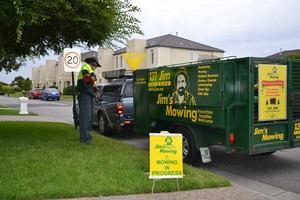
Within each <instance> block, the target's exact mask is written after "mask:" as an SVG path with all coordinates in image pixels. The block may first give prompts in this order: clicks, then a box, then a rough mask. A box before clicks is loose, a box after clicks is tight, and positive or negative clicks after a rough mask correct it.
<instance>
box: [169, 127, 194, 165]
mask: <svg viewBox="0 0 300 200" xmlns="http://www.w3.org/2000/svg"><path fill="white" fill-rule="evenodd" d="M175 132H176V133H181V134H182V158H183V162H185V163H188V164H193V163H195V162H197V161H198V160H199V158H200V152H199V151H198V150H197V148H196V143H195V140H194V137H193V135H192V133H191V132H190V131H189V130H188V129H187V128H185V127H179V128H177V129H176V130H175Z"/></svg>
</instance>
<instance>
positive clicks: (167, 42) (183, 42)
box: [146, 34, 225, 53]
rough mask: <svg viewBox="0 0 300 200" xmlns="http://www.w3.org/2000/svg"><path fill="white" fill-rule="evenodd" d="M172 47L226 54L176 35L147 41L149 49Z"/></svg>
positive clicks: (220, 50)
mask: <svg viewBox="0 0 300 200" xmlns="http://www.w3.org/2000/svg"><path fill="white" fill-rule="evenodd" d="M156 46H160V47H172V48H180V49H193V50H203V51H216V52H223V53H224V52H225V51H224V50H222V49H217V48H214V47H211V46H208V45H205V44H201V43H197V42H194V41H191V40H188V39H185V38H181V37H178V36H175V35H171V34H168V35H163V36H159V37H155V38H151V39H148V40H147V47H146V48H151V47H156Z"/></svg>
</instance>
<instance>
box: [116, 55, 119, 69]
mask: <svg viewBox="0 0 300 200" xmlns="http://www.w3.org/2000/svg"><path fill="white" fill-rule="evenodd" d="M116 68H119V63H118V56H116Z"/></svg>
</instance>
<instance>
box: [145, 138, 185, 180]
mask: <svg viewBox="0 0 300 200" xmlns="http://www.w3.org/2000/svg"><path fill="white" fill-rule="evenodd" d="M149 135H150V176H149V178H150V179H161V178H182V177H183V164H182V135H181V134H171V133H168V134H162V133H150V134H149Z"/></svg>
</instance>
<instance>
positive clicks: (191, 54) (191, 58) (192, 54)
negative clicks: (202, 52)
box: [190, 52, 194, 61]
mask: <svg viewBox="0 0 300 200" xmlns="http://www.w3.org/2000/svg"><path fill="white" fill-rule="evenodd" d="M193 60H194V53H193V52H190V61H193Z"/></svg>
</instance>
